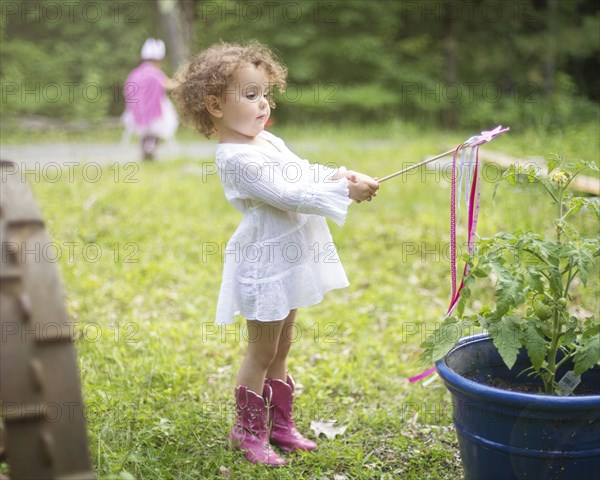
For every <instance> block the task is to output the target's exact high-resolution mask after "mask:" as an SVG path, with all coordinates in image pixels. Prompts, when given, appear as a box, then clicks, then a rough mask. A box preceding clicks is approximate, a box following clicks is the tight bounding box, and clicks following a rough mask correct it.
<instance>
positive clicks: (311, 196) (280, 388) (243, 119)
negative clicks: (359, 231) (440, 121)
mask: <svg viewBox="0 0 600 480" xmlns="http://www.w3.org/2000/svg"><path fill="white" fill-rule="evenodd" d="M286 73H287V72H286V69H285V67H284V66H283V65H281V64H280V63H279V62H278V61H277V60H276V59H275V58H274V56H273V54H272V53H271V52H270V51H269V50H268V49H267V48H266V47H264V46H263V45H260V44H258V43H256V42H253V43H249V44H247V45H232V44H226V43H221V44H217V45H214V46H212V47H210V48H208V49H207V50H205V51H204V52H202V53H200V54H199V55H197V56H196V57H194V58H193V59H192V60H191V62H190V63H189V64H188V65H187V66H186V67H185V68H184V69H183V70H182V71H181V72H179V73H178V75H177V77H176V80H177V81H178V82H179V86H177V88H176V89H175V90H174V92H173V93H174V96H175V100H176V102H177V103H178V106H179V109H180V112H181V114H182V116H183V118H184V120H187V121H188V122H189V123H190V124H192V125H193V126H194V127H196V128H197V129H198V130H199V131H200V132H201V133H203V134H205V135H206V136H207V137H208V136H211V135H215V136H216V137H217V139H218V141H219V144H218V146H217V152H216V162H217V166H218V171H219V175H220V178H221V183H222V185H223V189H224V192H225V196H226V197H227V200H229V202H230V203H231V204H232V205H233V206H234V207H235V208H236V209H237V210H239V211H240V212H241V213H242V214H243V218H242V220H241V223H240V225H239V226H238V228H237V230H236V231H235V233H234V234H233V236H232V237H231V239H230V240H229V242H228V244H227V247H226V252H225V265H224V270H223V279H222V283H221V291H220V294H219V301H218V305H217V314H216V323H217V324H221V325H223V324H230V323H233V322H234V315H236V314H241V315H243V316H244V317H245V318H246V321H247V326H248V338H249V341H248V350H247V352H246V355H245V357H244V360H243V362H242V365H241V367H240V370H239V372H238V376H237V387H236V389H235V400H236V418H235V422H234V425H233V428H232V429H231V433H230V441H231V443H232V445H233V446H234V448H237V449H239V450H242V451H243V452H244V454H245V457H246V459H247V460H249V461H250V462H253V463H263V464H267V465H273V466H278V465H283V464H285V460H284V459H283V458H282V457H281V456H280V455H278V454H277V453H276V452H275V451H274V450H273V448H272V447H271V444H272V445H275V446H277V447H279V448H280V449H281V450H282V451H284V452H289V451H294V450H314V449H316V448H317V445H316V443H315V442H313V441H311V440H309V439H307V438H305V437H303V436H302V435H301V434H300V433H299V432H298V431H297V430H296V426H295V423H294V419H293V414H292V405H293V399H294V388H295V385H294V381H293V380H292V377H291V376H290V375H289V374H288V371H287V357H288V353H289V350H290V347H291V344H292V340H293V338H294V322H295V319H296V314H297V310H298V308H302V307H308V306H310V305H314V304H316V303H319V302H320V301H321V300H322V298H323V295H324V294H325V292H327V291H329V290H332V289H335V288H342V287H346V286H347V285H348V279H347V278H346V274H345V272H344V268H343V267H342V264H341V262H340V259H339V257H338V254H337V251H336V249H335V245H334V244H333V240H332V238H331V234H330V232H329V228H328V226H327V222H326V221H325V217H328V218H330V219H331V220H333V221H334V222H336V223H337V224H338V225H342V224H343V223H344V220H345V218H346V213H347V211H348V205H349V204H350V203H351V202H352V200H355V201H356V202H357V203H360V202H361V201H364V200H371V199H372V197H373V196H375V195H376V193H377V190H378V188H379V185H378V182H377V180H375V179H373V178H371V177H368V176H366V175H362V174H360V173H357V172H352V171H349V170H346V169H345V168H343V167H340V168H337V169H335V168H328V167H325V166H322V165H318V164H310V163H309V162H308V161H306V160H303V159H301V158H299V157H298V156H296V155H295V154H294V153H293V152H291V151H290V150H289V149H288V148H287V146H286V145H285V143H284V142H283V140H281V139H280V138H278V137H276V136H275V135H273V134H271V133H269V132H267V131H265V124H266V123H267V121H268V120H269V116H270V112H271V105H272V89H273V87H277V88H283V87H284V85H285V77H286ZM269 412H270V415H268V413H269Z"/></svg>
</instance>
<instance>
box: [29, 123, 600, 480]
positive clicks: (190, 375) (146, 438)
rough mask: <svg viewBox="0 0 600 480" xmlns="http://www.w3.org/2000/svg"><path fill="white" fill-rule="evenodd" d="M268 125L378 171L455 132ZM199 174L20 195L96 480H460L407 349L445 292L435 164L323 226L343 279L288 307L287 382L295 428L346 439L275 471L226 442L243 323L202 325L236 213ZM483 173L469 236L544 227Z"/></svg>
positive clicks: (445, 428)
mask: <svg viewBox="0 0 600 480" xmlns="http://www.w3.org/2000/svg"><path fill="white" fill-rule="evenodd" d="M274 132H275V133H280V134H281V135H282V136H283V137H284V138H286V139H287V138H288V137H290V141H289V143H290V144H292V145H293V144H295V143H297V145H298V146H299V147H300V148H302V150H300V149H296V153H298V154H299V155H300V156H303V157H306V158H309V159H310V160H311V161H313V162H320V163H328V162H333V163H337V164H343V165H346V166H348V167H350V168H352V169H355V170H359V171H365V172H366V173H370V174H372V175H379V176H383V175H385V174H387V173H391V172H393V171H395V170H397V169H399V168H402V167H403V166H405V165H406V164H407V163H409V162H410V163H412V162H416V161H419V160H422V159H423V158H424V157H425V156H427V155H430V154H435V153H438V152H439V151H441V150H440V148H444V147H445V146H447V145H448V143H450V144H452V143H453V142H454V143H457V141H460V140H461V138H460V137H459V136H458V135H457V134H454V135H450V134H448V135H445V134H439V133H435V132H421V131H419V130H418V129H416V128H408V127H407V128H398V129H394V130H393V131H392V130H390V129H389V128H387V129H386V128H382V129H370V130H364V131H352V132H350V133H348V132H345V133H344V132H339V131H337V132H336V131H335V130H334V129H333V128H331V129H329V130H327V129H321V130H317V129H309V128H306V129H303V130H301V131H300V132H298V131H292V129H289V130H286V129H283V130H282V129H279V130H278V129H277V128H275V129H274ZM474 133H476V132H474ZM509 135H510V134H509ZM515 137H516V139H515V143H517V146H515V145H513V146H512V147H508V145H510V144H511V141H510V138H509V137H508V136H505V137H504V136H503V137H500V138H499V139H497V140H495V142H494V147H495V148H496V149H499V150H501V151H502V150H503V149H505V150H506V151H507V152H508V153H512V154H515V155H541V156H545V155H546V154H547V153H551V152H559V151H564V152H565V153H566V154H567V156H568V155H570V154H572V155H575V156H577V155H580V156H581V155H588V158H598V151H597V148H598V146H597V141H596V140H591V138H597V136H595V137H590V139H588V140H587V142H583V143H584V145H583V146H582V145H581V143H582V142H580V141H579V140H577V141H573V142H572V143H570V144H569V145H567V146H566V147H565V146H561V145H560V144H559V143H558V141H557V140H556V139H555V138H553V139H552V140H549V142H548V143H547V144H543V143H540V144H539V145H546V147H548V149H549V150H548V151H544V150H541V149H538V148H537V147H538V146H539V145H538V144H535V142H533V141H532V140H531V139H529V140H527V139H526V138H523V137H522V136H519V135H518V134H515ZM367 139H372V141H371V140H369V141H367ZM381 139H383V140H391V141H392V142H391V143H390V142H385V143H382V144H381V145H379V144H378V140H381ZM531 144H534V146H535V147H536V149H534V150H531V151H530V150H528V148H531ZM518 145H521V148H520V149H519V148H518ZM484 148H488V147H484ZM490 148H491V146H490ZM540 148H541V147H540ZM569 149H571V150H569ZM212 167H213V164H212V158H193V159H191V158H181V159H177V160H174V161H163V162H160V161H159V162H156V163H146V164H140V165H137V166H135V168H133V166H132V165H131V164H130V165H124V166H121V167H118V168H117V167H115V166H110V167H109V166H107V167H106V168H105V169H104V170H103V171H102V172H101V173H102V174H101V178H100V179H98V181H94V182H93V181H90V179H89V176H88V178H86V176H85V175H83V171H81V170H78V169H76V170H75V172H74V175H73V178H72V179H69V178H67V177H66V176H65V175H63V179H62V180H61V181H60V182H57V183H51V182H44V181H43V179H42V181H41V182H39V183H36V184H33V185H32V186H33V189H34V192H35V194H36V197H37V199H38V203H39V204H40V206H41V208H42V210H43V213H44V217H45V218H46V220H47V224H48V227H49V230H50V233H51V236H52V238H53V240H54V241H55V242H56V246H57V248H58V250H55V251H59V252H60V253H61V254H60V255H59V258H58V259H57V261H58V262H59V264H60V268H61V271H62V274H63V278H64V281H65V284H66V289H67V292H68V306H69V310H70V313H71V315H72V318H73V320H74V321H75V322H77V331H78V332H79V339H78V342H77V347H78V354H79V362H80V368H81V376H82V380H83V386H84V397H85V400H86V408H87V418H88V422H89V425H88V427H89V434H90V437H91V452H92V457H93V461H94V463H95V465H96V468H97V472H98V476H99V478H100V479H107V480H108V479H122V480H127V479H132V478H135V479H177V480H184V479H190V480H197V479H210V478H225V479H228V478H230V479H236V480H237V479H252V480H254V479H259V478H260V479H336V480H342V479H371V478H372V479H398V478H402V479H406V480H409V479H414V480H421V479H459V478H461V477H462V470H461V466H460V460H459V455H458V448H457V442H456V439H455V436H454V431H453V430H452V427H451V423H452V421H451V407H450V397H449V394H448V393H447V392H446V390H445V388H444V387H443V385H442V383H441V381H440V380H439V379H435V380H434V381H433V382H432V383H430V384H429V385H427V386H424V385H423V384H422V383H419V384H409V382H408V377H409V376H412V375H415V374H417V373H420V372H421V371H422V370H423V369H424V368H425V367H426V366H423V365H421V364H420V359H419V343H420V342H421V341H422V340H423V339H424V337H425V336H426V335H427V333H428V332H430V331H431V330H432V329H433V326H434V324H435V323H436V322H438V321H440V320H441V319H442V318H443V316H444V313H445V311H446V308H447V304H448V300H449V288H450V285H449V246H448V209H449V207H448V206H449V201H448V199H449V191H450V190H449V181H448V171H447V170H442V171H440V170H437V171H431V170H429V171H425V170H423V171H420V172H417V173H416V174H414V175H412V176H409V177H406V178H397V179H394V180H390V181H389V182H388V183H385V184H383V185H382V188H381V190H380V194H379V195H378V197H377V198H376V199H375V200H374V201H373V202H372V203H364V204H360V205H352V206H351V207H350V213H349V215H348V218H347V222H346V225H345V226H344V227H343V228H338V227H337V226H336V225H333V224H331V230H332V234H333V237H334V240H335V241H336V243H337V245H338V249H339V254H340V257H341V259H342V262H343V263H344V266H345V268H346V272H347V274H348V277H349V278H350V281H351V286H350V287H348V288H347V289H344V290H338V291H334V292H330V293H329V294H327V296H326V297H325V299H324V301H323V302H322V303H321V304H319V305H316V306H314V307H312V308H309V309H304V310H301V311H300V312H299V315H298V328H297V329H296V335H295V343H294V346H293V347H292V352H291V354H290V372H291V373H292V374H293V375H294V376H295V379H296V381H297V382H298V383H299V384H301V385H300V387H299V392H300V394H299V395H298V398H297V424H298V428H299V430H301V431H302V432H303V433H305V434H306V435H307V436H309V437H311V438H314V436H313V435H312V432H311V430H310V423H311V421H317V420H335V421H336V424H337V425H338V426H345V427H347V429H346V431H345V433H344V434H342V435H339V436H337V437H336V438H335V439H326V438H325V437H324V436H321V437H320V439H319V449H318V450H317V452H315V453H309V454H293V455H288V456H287V457H286V458H287V459H288V466H287V467H284V468H281V469H278V470H271V469H268V468H266V467H261V466H253V465H250V464H248V463H246V462H245V461H244V460H242V458H241V456H240V455H239V454H238V453H236V452H233V451H232V450H230V449H229V448H228V445H227V441H226V436H227V433H228V431H229V428H230V426H231V422H232V419H233V396H232V391H233V389H234V387H235V375H236V372H237V368H238V366H239V363H240V361H241V358H242V355H243V352H244V348H245V339H246V337H247V336H248V333H247V331H246V330H245V328H244V324H243V322H242V321H240V320H238V323H237V324H236V325H234V326H231V327H227V328H224V329H220V330H219V329H216V328H215V327H214V326H213V315H214V309H215V305H216V299H217V294H218V289H219V285H220V276H221V269H222V257H221V255H222V253H223V250H224V245H225V242H226V241H227V239H228V238H229V236H230V235H231V234H232V233H233V231H234V229H235V228H236V226H237V224H238V222H239V220H240V215H239V214H238V213H237V212H236V211H235V210H234V209H233V208H232V207H231V206H230V205H229V204H228V203H227V201H226V200H225V198H224V196H223V194H222V190H221V185H220V182H219V179H218V177H217V175H216V174H215V173H214V169H213V168H212ZM485 174H486V172H485V171H484V182H483V191H482V211H481V217H480V227H479V232H480V234H481V235H483V236H486V235H492V234H494V233H495V232H497V231H500V230H506V231H513V230H516V229H518V228H535V229H541V228H543V225H544V217H545V214H546V213H547V212H548V211H549V208H550V206H548V205H545V204H540V203H539V202H538V200H540V199H541V198H542V196H541V194H539V195H538V194H536V193H535V192H524V191H519V190H508V189H503V190H501V191H500V194H499V195H498V197H497V198H496V201H495V205H492V201H491V193H492V190H493V184H492V182H491V181H490V180H491V179H493V178H495V177H496V175H495V174H494V171H492V170H488V171H487V175H488V176H487V177H486V176H485ZM70 180H72V181H70ZM463 215H464V210H463ZM459 233H462V234H463V235H464V231H461V232H459ZM463 238H464V237H463ZM463 241H464V240H463ZM459 248H460V247H459ZM462 250H463V251H464V250H465V249H464V245H463V246H462ZM597 293H598V284H597V281H596V280H594V282H593V284H592V285H591V286H590V293H589V295H587V296H586V298H585V299H584V300H583V301H584V306H585V307H586V308H587V309H589V310H592V311H597V310H598V303H597V300H596V299H597V298H598V295H597ZM588 297H589V298H588Z"/></svg>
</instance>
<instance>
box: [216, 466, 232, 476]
mask: <svg viewBox="0 0 600 480" xmlns="http://www.w3.org/2000/svg"><path fill="white" fill-rule="evenodd" d="M219 472H221V476H222V477H223V478H227V479H230V478H231V472H230V471H229V469H228V468H227V467H224V466H223V465H221V466H220V467H219Z"/></svg>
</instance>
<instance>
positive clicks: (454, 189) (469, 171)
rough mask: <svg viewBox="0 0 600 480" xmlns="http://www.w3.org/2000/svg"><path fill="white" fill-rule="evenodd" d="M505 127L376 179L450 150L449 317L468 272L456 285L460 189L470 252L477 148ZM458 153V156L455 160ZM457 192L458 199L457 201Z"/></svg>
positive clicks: (476, 209) (477, 182) (475, 207)
mask: <svg viewBox="0 0 600 480" xmlns="http://www.w3.org/2000/svg"><path fill="white" fill-rule="evenodd" d="M508 130H509V128H508V127H506V128H502V126H501V125H500V126H498V127H496V128H495V129H494V130H489V131H484V132H481V135H477V136H474V137H471V138H469V139H468V140H467V141H466V142H464V143H462V144H460V145H458V146H457V147H456V148H455V149H454V150H449V151H448V152H444V153H442V154H441V155H438V156H437V157H433V158H430V159H427V160H425V161H423V162H420V163H418V164H415V165H412V166H411V167H408V168H406V169H404V170H401V171H399V172H396V173H393V174H392V175H388V176H387V177H384V178H382V179H381V180H379V181H380V182H382V181H384V180H388V179H390V178H393V177H395V176H398V175H401V174H403V173H405V172H407V171H410V170H413V169H414V168H417V167H419V166H421V165H425V164H427V163H429V162H432V161H433V160H437V159H438V158H442V157H444V156H446V155H449V154H450V153H452V180H451V188H450V282H451V289H452V291H451V295H450V305H449V306H448V311H447V313H446V316H447V317H448V316H450V315H451V314H452V311H453V310H454V308H455V307H456V305H457V304H458V301H459V299H460V293H461V291H462V289H463V287H464V279H465V277H466V276H467V275H468V274H469V265H468V263H467V264H465V267H464V269H463V274H462V279H461V281H460V285H458V286H457V284H458V279H457V274H456V270H457V258H456V226H457V223H458V220H459V219H460V208H461V203H462V202H461V192H462V191H463V190H464V197H465V199H464V201H465V206H466V209H467V212H468V218H467V249H468V252H469V254H470V255H472V254H473V251H474V248H475V236H476V234H477V220H478V218H479V210H480V204H481V190H480V183H481V182H480V179H481V173H480V168H479V147H480V146H481V145H483V144H484V143H487V142H490V141H491V140H493V139H494V138H495V137H497V136H498V135H500V134H501V133H504V132H507V131H508ZM468 148H470V149H471V150H470V152H469V153H470V154H469V157H468V158H469V160H468V161H467V149H468ZM459 153H461V155H460V159H459ZM457 194H458V202H457ZM434 372H435V367H431V368H429V369H428V370H425V371H424V372H423V373H420V374H419V375H416V376H414V377H410V378H409V379H408V380H409V382H411V383H414V382H417V381H419V380H422V379H423V378H425V377H428V376H429V375H431V374H432V373H434Z"/></svg>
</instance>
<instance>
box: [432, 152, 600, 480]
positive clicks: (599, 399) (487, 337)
mask: <svg viewBox="0 0 600 480" xmlns="http://www.w3.org/2000/svg"><path fill="white" fill-rule="evenodd" d="M584 169H593V170H595V171H596V172H597V171H598V168H597V167H596V166H595V165H593V164H591V163H588V162H583V161H579V162H574V163H568V162H566V161H565V160H564V158H562V157H556V158H554V159H552V160H551V161H550V162H549V164H548V175H541V174H540V173H539V172H537V171H536V170H535V169H534V168H530V169H523V168H520V167H517V166H512V167H511V168H509V169H507V170H506V171H505V172H504V173H503V174H502V176H501V178H500V180H499V182H498V184H497V185H496V188H495V190H494V195H495V194H496V192H497V188H498V185H499V184H500V183H505V182H508V183H509V184H510V185H512V186H515V185H524V184H525V185H527V184H530V185H541V186H542V189H543V191H544V192H545V193H546V194H547V195H548V196H549V197H550V199H551V201H552V203H553V205H554V208H555V212H556V216H555V219H554V224H553V225H552V230H553V232H552V234H551V236H550V238H545V237H544V235H542V234H540V233H535V232H516V233H498V234H497V235H495V236H494V237H492V238H487V239H482V240H481V241H480V242H478V245H477V248H476V249H475V251H474V253H473V255H471V256H470V257H469V258H466V261H467V263H468V269H469V274H468V275H467V277H466V278H465V280H464V288H463V291H462V294H461V299H460V301H459V303H458V305H457V307H456V310H455V313H454V314H453V315H452V316H448V317H447V318H446V319H445V320H444V321H443V322H442V323H441V324H440V325H439V326H438V328H437V329H436V330H435V332H434V333H433V334H432V335H430V336H429V337H428V338H427V339H425V341H424V342H423V343H422V347H423V351H424V354H425V357H426V359H427V360H428V361H435V362H436V368H437V371H438V373H439V375H440V376H441V377H442V379H443V380H444V383H445V385H446V387H447V388H448V389H449V390H450V393H451V396H452V404H453V420H454V423H455V426H456V429H457V437H458V440H459V446H460V450H461V457H462V460H463V467H464V470H465V478H466V479H484V478H485V479H494V478H499V479H503V480H504V479H513V478H515V479H517V478H519V479H520V478H527V479H530V478H539V479H555V478H556V479H563V478H564V479H566V478H577V479H582V478H598V477H596V475H598V473H599V472H600V368H599V366H598V364H599V362H600V324H599V323H598V319H597V317H596V316H595V315H594V314H592V313H590V312H586V311H585V310H583V309H581V308H579V307H578V305H577V301H578V298H581V297H579V295H581V294H582V292H583V291H584V289H585V288H586V286H588V285H587V283H588V278H590V275H592V273H593V272H594V273H595V274H596V275H597V271H596V270H595V268H596V267H597V262H596V258H597V257H598V255H599V240H598V236H597V234H598V231H599V226H600V223H599V220H600V208H599V205H598V203H597V202H596V200H595V199H590V198H585V197H578V196H575V195H573V194H572V193H571V192H570V191H568V187H569V184H570V183H571V182H572V181H573V179H574V178H575V177H576V176H577V175H578V174H579V173H580V172H581V171H583V170H584ZM584 217H587V218H584ZM582 221H585V222H586V229H587V227H592V228H591V231H595V235H596V236H594V237H593V238H588V237H586V236H584V235H582V234H581V233H580V232H579V231H578V229H577V228H576V226H575V224H576V223H577V222H579V224H580V225H581V224H582ZM590 222H591V223H590ZM486 282H487V285H490V284H491V285H493V288H494V289H495V292H494V293H495V295H494V300H493V301H492V302H491V305H485V306H484V307H483V308H481V309H480V310H479V312H477V313H475V314H468V315H467V314H465V307H466V305H467V303H468V302H469V298H470V297H471V293H472V290H473V288H474V286H475V285H476V284H477V285H481V284H482V283H483V284H486ZM596 287H597V285H596ZM474 327H481V328H482V329H483V330H485V331H487V334H481V335H476V336H472V337H469V338H464V339H462V340H461V339H460V338H461V336H462V335H463V332H464V331H465V329H469V330H470V329H472V328H474Z"/></svg>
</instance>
